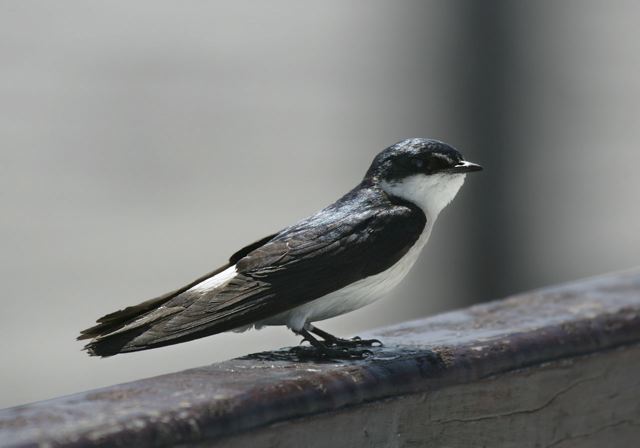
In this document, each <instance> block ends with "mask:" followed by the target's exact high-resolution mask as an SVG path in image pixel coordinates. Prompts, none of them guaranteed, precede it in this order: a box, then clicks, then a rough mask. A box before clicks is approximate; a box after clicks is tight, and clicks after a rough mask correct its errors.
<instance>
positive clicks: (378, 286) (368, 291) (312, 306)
mask: <svg viewBox="0 0 640 448" xmlns="http://www.w3.org/2000/svg"><path fill="white" fill-rule="evenodd" d="M431 227H432V226H431V225H429V224H427V227H425V230H424V231H423V232H422V235H421V236H420V238H419V239H418V241H416V244H414V246H413V247H412V248H411V249H409V251H408V252H407V253H406V254H405V255H404V257H402V258H401V259H400V260H399V261H398V262H397V263H396V264H394V265H393V266H391V267H390V268H389V269H387V270H386V271H383V272H381V273H379V274H376V275H372V276H371V277H367V278H363V279H362V280H358V281H357V282H354V283H351V284H350V285H348V286H346V287H344V288H342V289H339V290H337V291H334V292H332V293H329V294H327V295H325V296H322V297H320V298H318V299H315V300H313V301H311V302H308V303H305V304H304V305H300V306H299V307H296V308H293V309H291V310H289V311H286V312H284V313H280V314H278V315H276V316H273V317H270V318H268V319H265V320H263V321H261V322H258V323H256V325H255V327H256V328H260V327H262V326H265V325H287V326H288V327H289V328H291V329H293V330H300V329H302V327H304V325H305V324H306V323H311V322H318V321H321V320H325V319H329V318H331V317H335V316H339V315H341V314H344V313H348V312H350V311H354V310H357V309H358V308H362V307H363V306H365V305H369V304H370V303H373V302H375V301H376V300H378V299H380V298H382V297H384V296H385V295H386V294H387V293H388V292H389V291H391V290H392V289H393V288H394V287H395V286H397V285H398V283H400V281H402V279H403V278H404V277H405V276H406V275H407V273H408V272H409V270H410V269H411V267H412V266H413V265H414V263H415V262H416V260H417V259H418V256H419V255H420V252H421V251H422V248H423V247H424V245H425V244H426V242H427V240H428V239H429V234H430V233H431Z"/></svg>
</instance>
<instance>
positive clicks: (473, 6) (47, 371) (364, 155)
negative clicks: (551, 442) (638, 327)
mask: <svg viewBox="0 0 640 448" xmlns="http://www.w3.org/2000/svg"><path fill="white" fill-rule="evenodd" d="M639 18H640V3H638V2H633V1H627V2H625V1H609V2H598V1H584V0H575V1H538V2H515V1H514V2H492V1H487V2H476V1H473V0H471V1H447V2H442V1H413V2H411V1H397V2H382V1H370V0H367V1H350V2H342V1H325V2H316V3H309V2H299V1H293V0H291V1H276V2H249V1H237V0H234V1H223V2H222V1H220V2H211V1H208V2H205V1H192V2H168V1H158V0H154V1H151V0H146V1H137V2H86V1H69V0H67V1H64V2H48V1H39V2H34V1H25V0H20V1H4V2H2V3H1V4H0V64H1V66H0V147H1V150H0V206H1V213H2V214H1V219H0V242H1V248H2V251H1V253H2V256H1V257H0V281H1V285H2V295H1V296H0V304H1V307H0V309H1V311H0V313H1V314H0V332H1V333H0V356H1V361H2V362H1V365H2V367H1V369H0V406H10V405H15V404H19V403H24V402H28V401H33V400H40V399H44V398H48V397H53V396H56V395H60V394H67V393H72V392H77V391H80V390H84V389H88V388H93V387H97V386H103V385H109V384H113V383H117V382H122V381H128V380H132V379H136V378H141V377H145V376H150V375H156V374H160V373H165V372H170V371H175V370H179V369H183V368H187V367H194V366H199V365H203V364H207V363H211V362H213V361H216V360H222V359H226V358H230V357H234V356H239V355H242V354H246V353H248V352H255V351H259V350H267V349H272V348H276V347H280V346H284V345H293V344H296V343H297V342H298V340H299V338H296V337H295V336H293V334H291V333H290V332H288V331H287V330H285V329H284V328H271V329H267V330H263V331H261V332H250V333H245V334H223V335H219V336H216V337H212V338H206V339H202V340H198V341H195V342H191V343H188V344H182V345H178V346H173V347H167V348H164V349H160V350H152V351H148V352H141V353H137V354H132V355H124V356H120V357H114V358H109V359H104V360H102V359H96V358H89V357H88V356H86V354H85V353H84V352H81V351H80V349H81V347H82V344H81V343H80V342H75V341H74V338H75V337H76V335H77V333H78V330H80V329H82V328H85V327H87V326H89V325H91V324H92V322H93V321H94V320H95V319H96V318H97V317H99V316H101V315H103V314H105V313H107V312H110V311H113V310H115V309H118V308H121V307H124V306H126V305H130V304H133V303H137V302H139V301H141V300H143V299H147V298H150V297H153V296H156V295H159V294H161V293H164V292H166V291H167V290H169V289H172V288H174V287H177V286H180V285H181V284H183V283H185V282H187V281H190V280H192V279H193V278H195V277H197V276H199V275H200V274H202V273H204V272H207V271H209V270H211V269H212V268H214V267H216V266H217V265H219V264H221V263H223V262H224V261H225V260H226V257H228V256H229V255H230V254H231V253H232V252H234V251H235V250H236V249H237V248H239V247H240V246H242V245H243V244H246V243H249V242H252V241H254V240H256V239H258V238H261V237H263V236H264V235H266V234H268V233H270V232H273V231H275V230H278V229H279V228H281V227H284V226H286V225H288V224H290V223H292V222H293V221H295V220H297V219H299V218H302V217H304V216H306V215H307V214H310V213H312V212H314V211H316V210H318V209H320V208H322V207H323V206H325V205H327V204H328V203H330V202H332V201H333V200H335V199H336V198H337V197H338V196H339V195H341V194H342V193H344V192H346V191H347V190H348V189H350V188H351V187H352V186H354V185H355V184H356V183H357V182H358V181H359V179H360V178H361V176H362V175H363V174H364V172H365V170H366V168H367V167H368V165H369V163H370V161H371V159H372V158H373V156H374V155H375V154H376V153H377V152H378V151H379V150H381V149H383V148H384V147H385V146H387V145H389V144H391V143H394V142H396V141H397V140H400V139H402V138H405V137H415V136H425V137H426V136H429V137H435V138H439V139H441V140H444V141H446V142H448V143H450V144H452V145H454V146H455V147H457V148H458V149H460V150H461V151H462V152H463V154H465V156H466V157H467V158H468V159H470V160H473V161H477V162H479V163H482V164H483V165H484V166H485V167H486V170H485V171H484V172H483V173H482V174H481V175H477V176H469V178H468V180H467V183H466V185H465V186H464V188H463V189H462V191H461V193H460V194H459V196H458V198H457V199H456V201H454V203H453V205H452V206H450V207H449V208H448V209H447V210H446V211H445V212H444V213H443V214H442V215H441V217H440V219H439V222H438V225H437V226H436V229H435V231H434V234H433V236H432V239H431V241H430V243H429V245H428V248H427V250H426V251H425V253H424V254H423V256H422V257H421V259H420V261H419V263H418V264H417V265H416V267H415V268H414V270H413V271H412V273H411V274H410V275H409V277H408V278H407V280H405V282H404V283H403V284H402V286H401V287H399V288H398V289H397V291H396V292H395V293H394V294H393V296H392V297H391V298H389V299H388V300H386V301H381V302H378V303H377V304H375V305H372V306H370V307H368V308H365V309H363V310H360V311H357V312H354V313H352V314H349V315H347V316H343V317H340V318H336V319H333V320H331V321H328V322H326V323H325V324H324V326H323V327H322V328H326V329H328V330H329V331H335V332H336V333H338V334H342V335H352V334H356V333H358V332H360V331H362V330H364V329H369V328H372V327H376V326H381V325H386V324H391V323H394V322H399V321H403V320H406V319H412V318H417V317H421V316H425V315H428V314H431V313H435V312H440V311H443V310H447V309H451V308H455V307H461V306H465V305H468V304H470V303H473V302H477V301H482V300H488V299H492V298H497V297H500V296H504V295H506V294H510V293H513V292H518V291H521V290H526V289H529V288H535V287H540V286H543V285H548V284H553V283H557V282H562V281H567V280H571V279H576V278H579V277H584V276H590V275H594V274H600V273H604V272H607V271H612V270H618V269H624V268H628V267H631V266H633V265H637V264H638V256H639V255H640V232H639V229H640V211H639V207H638V203H639V200H638V193H640V177H639V176H638V170H639V168H640V153H639V152H638V141H639V139H640V120H639V117H640V31H639V28H638V25H637V24H638V19H639Z"/></svg>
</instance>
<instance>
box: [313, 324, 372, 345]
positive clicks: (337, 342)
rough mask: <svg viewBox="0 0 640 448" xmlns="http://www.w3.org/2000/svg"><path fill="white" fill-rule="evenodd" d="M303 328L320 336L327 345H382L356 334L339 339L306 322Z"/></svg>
mask: <svg viewBox="0 0 640 448" xmlns="http://www.w3.org/2000/svg"><path fill="white" fill-rule="evenodd" d="M305 328H306V329H307V330H308V331H310V332H311V333H313V334H317V335H318V336H320V337H321V338H322V339H324V341H325V342H327V343H328V344H329V345H335V346H336V347H382V345H383V344H382V342H380V341H379V340H378V339H361V338H360V337H358V336H356V337H354V338H352V339H341V338H339V337H336V336H334V335H332V334H330V333H327V332H326V331H324V330H321V329H319V328H318V327H314V326H313V325H311V324H307V325H306V327H305ZM309 342H311V341H309Z"/></svg>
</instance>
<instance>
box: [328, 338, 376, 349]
mask: <svg viewBox="0 0 640 448" xmlns="http://www.w3.org/2000/svg"><path fill="white" fill-rule="evenodd" d="M327 343H329V344H331V345H335V346H336V347H382V346H383V345H384V344H382V342H381V341H380V340H379V339H362V338H360V337H359V336H356V337H354V338H351V339H341V338H335V340H329V341H327Z"/></svg>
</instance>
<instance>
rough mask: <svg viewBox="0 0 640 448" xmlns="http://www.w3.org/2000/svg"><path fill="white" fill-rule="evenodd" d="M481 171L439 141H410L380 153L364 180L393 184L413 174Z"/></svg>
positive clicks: (414, 139)
mask: <svg viewBox="0 0 640 448" xmlns="http://www.w3.org/2000/svg"><path fill="white" fill-rule="evenodd" d="M479 169H481V168H480V166H479V165H475V164H469V163H467V162H465V161H464V159H463V157H462V154H460V153H459V152H458V151H456V150H455V149H453V148H452V147H451V146H449V145H447V144H446V143H443V142H441V141H438V140H433V139H428V138H411V139H407V140H403V141H401V142H398V143H396V144H395V145H391V146H389V147H388V148H386V149H385V150H383V151H382V152H380V153H379V154H378V155H377V156H376V158H375V159H373V163H372V164H371V167H369V171H367V175H366V176H365V178H371V179H373V178H377V179H380V180H387V181H393V180H398V179H403V178H405V177H408V176H411V175H414V174H426V175H430V174H436V173H453V174H455V173H464V172H468V171H476V170H479Z"/></svg>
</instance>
